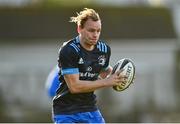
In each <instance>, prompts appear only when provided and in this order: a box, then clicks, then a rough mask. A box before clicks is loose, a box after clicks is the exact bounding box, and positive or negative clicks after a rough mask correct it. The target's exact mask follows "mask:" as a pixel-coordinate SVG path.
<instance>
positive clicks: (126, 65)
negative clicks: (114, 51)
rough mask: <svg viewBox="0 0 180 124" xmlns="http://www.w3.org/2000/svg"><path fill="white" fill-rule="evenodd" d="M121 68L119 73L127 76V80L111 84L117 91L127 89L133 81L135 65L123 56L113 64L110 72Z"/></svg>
mask: <svg viewBox="0 0 180 124" xmlns="http://www.w3.org/2000/svg"><path fill="white" fill-rule="evenodd" d="M121 69H123V71H122V72H121V73H122V74H124V75H126V76H127V81H126V82H123V83H120V85H117V86H113V89H114V90H116V91H119V92H120V91H123V90H125V89H127V88H128V87H129V86H130V85H131V83H132V82H133V80H134V76H135V65H134V63H133V62H132V60H131V59H129V58H123V59H121V60H119V61H118V62H117V63H116V64H115V65H114V67H113V70H112V74H114V73H115V72H117V71H119V70H121Z"/></svg>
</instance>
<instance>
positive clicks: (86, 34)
mask: <svg viewBox="0 0 180 124" xmlns="http://www.w3.org/2000/svg"><path fill="white" fill-rule="evenodd" d="M78 32H79V34H80V38H81V42H83V44H84V45H86V46H94V45H96V44H97V41H98V39H99V36H100V33H101V21H100V20H98V21H93V20H92V19H88V20H87V21H86V22H85V24H84V27H83V28H81V27H79V29H78Z"/></svg>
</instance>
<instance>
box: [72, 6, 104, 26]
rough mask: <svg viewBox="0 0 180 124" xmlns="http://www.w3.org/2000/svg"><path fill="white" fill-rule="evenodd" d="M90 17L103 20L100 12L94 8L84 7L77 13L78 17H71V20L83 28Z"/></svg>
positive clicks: (94, 19)
mask: <svg viewBox="0 0 180 124" xmlns="http://www.w3.org/2000/svg"><path fill="white" fill-rule="evenodd" d="M88 19H92V20H93V21H98V20H101V19H100V17H99V14H98V13H97V12H96V11H95V10H94V9H89V8H84V10H82V11H80V12H79V13H77V16H76V17H71V18H70V22H74V23H76V24H77V25H78V26H80V27H82V28H83V27H84V24H85V22H86V21H87V20H88Z"/></svg>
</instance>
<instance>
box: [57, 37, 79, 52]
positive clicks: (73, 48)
mask: <svg viewBox="0 0 180 124" xmlns="http://www.w3.org/2000/svg"><path fill="white" fill-rule="evenodd" d="M79 51H80V48H79V45H78V43H77V42H76V40H75V39H71V40H69V41H66V42H64V43H63V45H62V46H61V48H60V49H59V53H65V54H67V53H72V52H73V53H78V52H79Z"/></svg>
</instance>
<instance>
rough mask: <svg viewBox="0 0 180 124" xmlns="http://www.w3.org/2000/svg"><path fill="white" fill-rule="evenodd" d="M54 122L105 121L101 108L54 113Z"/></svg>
mask: <svg viewBox="0 0 180 124" xmlns="http://www.w3.org/2000/svg"><path fill="white" fill-rule="evenodd" d="M53 120H54V123H57V124H58V123H105V121H104V118H103V117H102V115H101V113H100V111H99V110H97V111H93V112H81V113H75V114H69V115H54V117H53Z"/></svg>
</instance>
